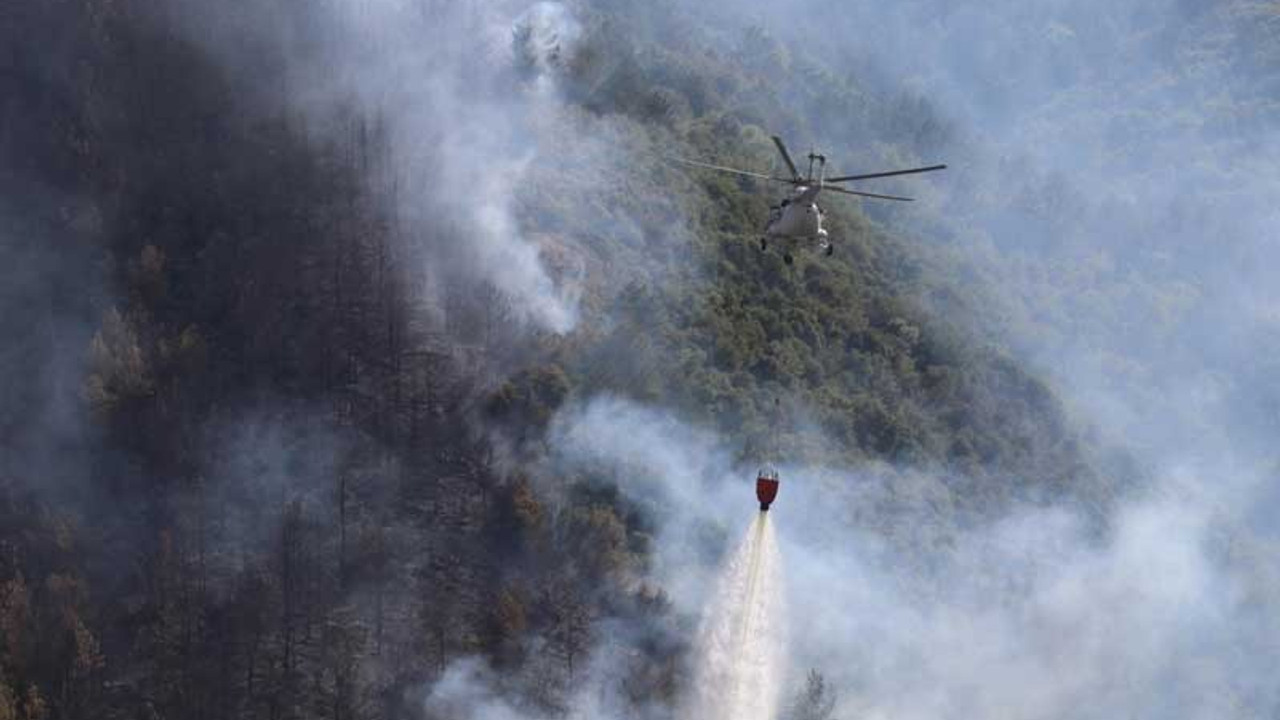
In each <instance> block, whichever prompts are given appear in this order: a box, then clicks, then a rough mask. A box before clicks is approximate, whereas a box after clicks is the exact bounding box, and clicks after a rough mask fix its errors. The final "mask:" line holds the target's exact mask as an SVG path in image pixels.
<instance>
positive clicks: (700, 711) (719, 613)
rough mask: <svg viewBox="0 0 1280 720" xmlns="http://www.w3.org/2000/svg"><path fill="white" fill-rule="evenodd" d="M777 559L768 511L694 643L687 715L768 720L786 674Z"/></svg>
mask: <svg viewBox="0 0 1280 720" xmlns="http://www.w3.org/2000/svg"><path fill="white" fill-rule="evenodd" d="M781 571H782V568H781V557H780V555H779V553H778V543H777V539H776V538H775V537H774V533H773V526H772V524H771V523H770V522H769V514H768V513H767V512H761V513H760V514H759V515H758V516H757V517H756V519H755V521H754V522H753V523H752V524H751V527H750V528H748V530H747V534H746V537H744V538H743V540H742V542H741V544H739V546H738V548H737V550H736V551H735V552H734V554H733V556H732V558H730V560H729V563H728V565H727V566H726V567H725V569H724V571H723V574H722V575H721V577H720V578H719V580H718V582H717V584H716V589H715V594H714V595H713V596H712V598H711V602H710V603H709V604H708V606H707V608H706V611H705V615H704V616H703V619H702V624H701V626H700V627H699V629H698V637H697V641H696V645H695V648H694V652H695V663H696V665H695V667H694V685H693V688H692V690H693V692H692V697H691V699H690V703H689V708H688V712H687V713H686V719H687V720H773V718H774V717H775V715H776V712H777V707H778V695H779V690H780V686H781V682H782V674H783V672H784V649H785V641H784V635H785V633H784V630H783V627H782V623H783V616H782V575H781Z"/></svg>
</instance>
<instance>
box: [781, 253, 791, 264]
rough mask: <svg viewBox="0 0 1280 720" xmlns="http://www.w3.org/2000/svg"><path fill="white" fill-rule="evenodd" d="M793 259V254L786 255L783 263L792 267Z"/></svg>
mask: <svg viewBox="0 0 1280 720" xmlns="http://www.w3.org/2000/svg"><path fill="white" fill-rule="evenodd" d="M792 259H793V258H792V257H791V253H784V254H783V255H782V262H784V263H786V264H788V265H790V264H791V261H792Z"/></svg>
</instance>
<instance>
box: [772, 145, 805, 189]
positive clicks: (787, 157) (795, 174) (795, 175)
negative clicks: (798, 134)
mask: <svg viewBox="0 0 1280 720" xmlns="http://www.w3.org/2000/svg"><path fill="white" fill-rule="evenodd" d="M773 144H774V145H777V146H778V152H780V153H782V162H784V163H786V164H787V169H788V170H790V171H791V179H792V180H799V179H800V171H799V170H797V169H796V164H795V163H794V162H792V161H791V153H789V152H787V146H786V145H783V144H782V138H780V137H778V136H777V135H774V136H773Z"/></svg>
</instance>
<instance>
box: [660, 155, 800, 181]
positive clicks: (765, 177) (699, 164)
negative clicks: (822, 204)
mask: <svg viewBox="0 0 1280 720" xmlns="http://www.w3.org/2000/svg"><path fill="white" fill-rule="evenodd" d="M668 157H669V158H670V159H671V160H674V161H676V162H678V163H684V164H685V165H692V166H694V167H700V168H706V169H708V170H719V171H720V172H727V173H733V174H734V175H743V176H746V177H753V178H759V179H760V180H770V181H772V182H780V183H787V184H789V185H794V184H795V181H794V180H788V179H787V178H780V177H774V176H773V175H764V174H762V173H755V172H751V171H750V170H739V169H737V168H731V167H724V166H723V165H712V164H711V163H704V162H698V161H697V160H685V159H684V158H680V157H674V156H668Z"/></svg>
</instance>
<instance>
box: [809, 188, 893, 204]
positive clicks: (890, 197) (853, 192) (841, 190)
mask: <svg viewBox="0 0 1280 720" xmlns="http://www.w3.org/2000/svg"><path fill="white" fill-rule="evenodd" d="M822 189H823V191H824V192H838V193H844V194H845V195H858V196H860V197H869V198H877V199H879V200H900V201H902V202H913V201H914V200H915V198H909V197H898V196H897V195H877V194H875V193H869V192H858V191H857V190H845V189H844V188H842V187H832V186H830V185H823V186H822Z"/></svg>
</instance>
